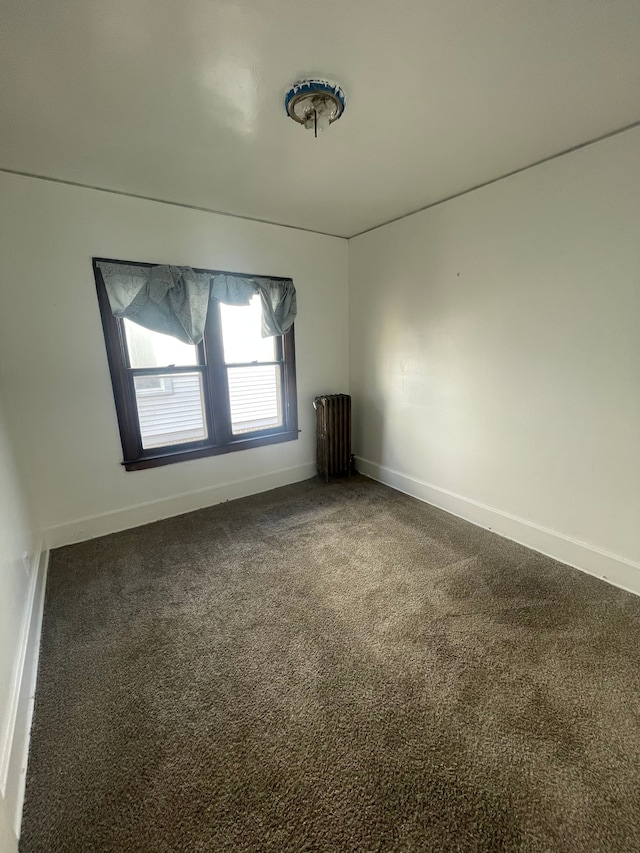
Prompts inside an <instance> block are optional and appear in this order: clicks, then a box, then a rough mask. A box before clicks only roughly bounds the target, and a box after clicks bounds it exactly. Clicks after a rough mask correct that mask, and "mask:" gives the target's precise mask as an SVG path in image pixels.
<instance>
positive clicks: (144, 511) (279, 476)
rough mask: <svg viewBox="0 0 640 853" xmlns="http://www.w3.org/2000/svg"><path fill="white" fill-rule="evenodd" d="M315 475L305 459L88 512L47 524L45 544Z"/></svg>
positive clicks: (61, 542) (70, 540) (105, 531)
mask: <svg viewBox="0 0 640 853" xmlns="http://www.w3.org/2000/svg"><path fill="white" fill-rule="evenodd" d="M315 474H316V465H315V462H309V463H307V464H305V465H296V466H295V467H293V468H283V469H281V470H280V471H273V472H270V473H269V474H262V475H261V476H259V477H249V478H247V479H245V480H234V481H233V482H231V483H221V484H219V485H216V486H208V487H207V488H204V489H197V490H196V491H193V492H185V493H183V494H180V495H174V496H172V497H170V498H160V499H159V500H155V501H147V502H145V503H142V504H136V505H134V506H128V507H124V508H123V509H118V510H113V511H112V512H106V513H103V514H101V515H91V516H88V517H86V518H80V519H78V520H77V521H71V522H69V523H68V524H57V525H55V526H53V527H48V528H47V529H46V530H45V531H44V537H45V543H46V546H47V548H49V549H53V548H60V547H61V546H62V545H70V544H72V543H73V542H84V541H85V540H87V539H94V538H95V537H96V536H106V535H107V534H108V533H117V532H118V531H120V530H129V529H130V528H131V527H140V525H142V524H149V523H151V522H153V521H160V520H161V519H163V518H171V517H172V516H174V515H182V514H183V513H185V512H192V511H193V510H196V509H202V508H203V507H207V506H213V505H214V504H218V503H223V502H224V501H230V500H235V499H236V498H245V497H248V496H249V495H257V494H258V493H259V492H268V491H269V490H270V489H277V488H278V487H279V486H288V485H289V484H290V483H298V482H300V481H301V480H308V479H309V478H310V477H313V476H314V475H315Z"/></svg>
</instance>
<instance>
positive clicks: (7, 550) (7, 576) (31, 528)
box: [0, 397, 39, 853]
mask: <svg viewBox="0 0 640 853" xmlns="http://www.w3.org/2000/svg"><path fill="white" fill-rule="evenodd" d="M38 552H39V532H38V528H37V525H36V524H35V523H34V521H33V519H32V516H31V514H30V512H29V509H28V506H27V501H26V498H25V493H24V488H23V483H22V481H21V477H20V474H19V471H18V466H17V464H16V460H15V455H14V453H13V449H12V446H11V441H10V438H9V434H8V431H7V425H6V417H5V405H4V403H3V400H2V398H1V397H0V850H1V851H2V853H5V851H10V850H12V849H17V848H15V847H12V846H11V845H15V838H14V837H13V834H12V828H11V827H12V823H13V820H14V815H15V808H16V803H15V802H14V798H13V797H9V793H8V791H9V789H11V790H13V784H12V783H13V782H14V780H13V779H9V758H10V752H11V747H12V746H13V740H14V739H13V735H14V731H15V726H16V713H17V707H18V696H19V689H20V676H21V674H22V662H23V658H24V652H25V650H26V649H25V644H26V639H27V637H26V631H27V628H28V622H27V620H28V618H29V615H30V592H31V590H32V582H33V580H34V578H35V571H36V565H37V562H38V557H39V553H38ZM25 553H26V554H27V555H28V557H27V559H28V562H29V566H30V571H29V572H27V571H26V569H25V565H24V561H23V559H22V558H23V554H25ZM5 796H7V797H8V799H9V800H10V801H7V802H5Z"/></svg>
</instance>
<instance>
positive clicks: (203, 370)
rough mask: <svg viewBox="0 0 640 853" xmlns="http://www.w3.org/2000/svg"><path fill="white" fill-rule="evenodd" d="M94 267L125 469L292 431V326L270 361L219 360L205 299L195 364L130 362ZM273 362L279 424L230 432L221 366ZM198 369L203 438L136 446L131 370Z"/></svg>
mask: <svg viewBox="0 0 640 853" xmlns="http://www.w3.org/2000/svg"><path fill="white" fill-rule="evenodd" d="M94 273H95V279H96V289H97V293H98V302H99V305H100V313H101V318H102V326H103V331H104V336H105V343H106V348H107V356H108V360H109V367H110V372H111V379H112V385H113V392H114V400H115V405H116V412H117V416H118V424H119V427H120V437H121V441H122V449H123V454H124V461H123V463H122V464H123V465H124V466H125V468H126V470H128V471H131V470H139V469H142V468H149V467H155V466H156V465H164V464H168V463H170V462H176V461H182V460H187V459H197V458H201V457H204V456H209V455H217V454H221V453H228V452H230V451H234V450H242V449H247V448H250V447H259V446H261V445H265V444H274V443H278V442H280V441H291V440H294V439H297V437H298V420H297V394H296V379H295V343H294V331H293V326H292V327H291V328H290V329H289V330H288V331H287V332H286V333H285V334H284V335H281V336H279V337H277V338H276V339H275V341H276V347H275V350H276V359H275V360H274V361H271V362H250V363H249V364H248V365H242V364H235V363H226V362H225V360H224V349H223V338H222V327H221V316H220V306H219V304H218V303H217V301H216V300H211V304H210V306H209V311H208V315H207V324H206V328H205V334H204V339H203V341H202V343H200V344H199V345H198V362H199V363H198V364H197V365H180V366H176V367H131V365H130V363H129V351H128V347H127V342H126V335H125V329H124V322H123V321H122V320H121V319H118V318H116V317H114V316H113V314H112V312H111V308H110V305H109V302H108V297H107V293H106V288H105V286H104V282H103V280H102V274H101V272H100V270H99V269H98V268H97V267H96V265H95V261H94ZM269 364H274V365H278V366H279V368H280V371H281V383H280V387H281V409H282V421H283V423H282V425H281V426H276V427H271V428H267V429H263V430H255V431H252V432H249V433H237V434H234V433H233V432H232V423H231V411H230V401H229V385H228V376H227V371H228V368H229V367H240V366H256V365H260V366H262V365H265V366H266V365H269ZM181 373H200V375H201V376H202V392H203V398H204V411H205V415H206V427H207V433H208V438H207V439H204V440H196V441H193V442H181V443H178V444H172V445H162V446H160V447H157V448H153V449H147V450H145V449H144V448H143V447H142V437H141V430H140V422H139V417H138V406H137V401H136V393H135V385H134V377H135V376H154V375H158V374H162V375H163V376H171V375H179V374H181Z"/></svg>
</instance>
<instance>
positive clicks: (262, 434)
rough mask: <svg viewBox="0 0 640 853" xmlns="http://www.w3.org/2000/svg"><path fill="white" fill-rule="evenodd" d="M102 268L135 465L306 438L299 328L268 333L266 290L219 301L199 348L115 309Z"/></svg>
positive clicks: (122, 413) (108, 328) (110, 350)
mask: <svg viewBox="0 0 640 853" xmlns="http://www.w3.org/2000/svg"><path fill="white" fill-rule="evenodd" d="M94 273H95V279H96V287H97V291H98V301H99V305H100V312H101V316H102V326H103V330H104V336H105V342H106V347H107V356H108V359H109V367H110V370H111V379H112V384H113V393H114V398H115V404H116V410H117V414H118V422H119V425H120V437H121V440H122V449H123V453H124V463H123V464H124V466H125V468H126V469H127V471H135V470H139V469H141V468H152V467H155V466H157V465H166V464H169V463H171V462H180V461H183V460H187V459H197V458H199V457H202V456H209V455H214V454H219V453H228V452H229V451H234V450H243V449H246V448H250V447H258V446H260V445H264V444H275V443H278V442H282V441H292V440H293V439H297V437H298V419H297V400H296V374H295V350H294V333H293V326H292V327H291V328H290V329H289V330H288V331H287V332H286V333H285V334H284V335H280V336H276V337H268V338H263V337H262V335H261V324H262V305H261V300H260V296H259V295H255V296H254V297H253V298H252V299H251V302H250V304H249V305H248V306H235V305H225V304H222V303H220V302H218V301H217V300H216V299H211V300H210V302H209V308H208V313H207V321H206V327H205V333H204V339H203V341H202V343H200V344H199V345H197V346H194V345H191V344H185V343H182V342H181V341H179V340H178V339H177V338H174V337H171V336H169V335H165V334H160V333H159V332H155V331H151V330H150V329H147V328H145V327H143V326H139V325H137V324H136V323H134V322H132V321H131V320H128V319H119V318H116V317H114V315H113V313H112V311H111V308H110V305H109V300H108V297H107V293H106V288H105V285H104V281H103V279H102V274H101V272H100V269H99V268H98V267H97V266H96V263H95V262H94Z"/></svg>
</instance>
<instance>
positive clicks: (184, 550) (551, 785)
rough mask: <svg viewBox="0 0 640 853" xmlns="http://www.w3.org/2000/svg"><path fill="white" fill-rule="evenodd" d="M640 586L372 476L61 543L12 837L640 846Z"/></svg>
mask: <svg viewBox="0 0 640 853" xmlns="http://www.w3.org/2000/svg"><path fill="white" fill-rule="evenodd" d="M639 650H640V599H638V598H635V597H633V596H632V595H629V594H627V593H624V592H622V591H620V590H617V589H614V588H613V587H610V586H608V585H607V584H605V583H602V582H601V581H598V580H596V579H594V578H591V577H588V576H586V575H583V574H581V573H580V572H578V571H575V570H573V569H569V568H566V567H563V566H560V565H558V564H557V563H554V562H553V561H552V560H549V559H547V558H545V557H542V556H540V555H538V554H535V553H533V552H531V551H528V550H527V549H526V548H523V547H520V546H518V545H515V544H512V543H510V542H508V541H506V540H504V539H500V538H498V537H497V536H494V535H493V534H491V533H489V532H486V531H483V530H480V529H478V528H476V527H473V526H471V525H469V524H467V523H465V522H463V521H460V520H459V519H456V518H454V517H452V516H450V515H446V514H445V513H443V512H440V511H438V510H436V509H433V508H431V507H429V506H426V505H424V504H421V503H419V502H418V501H415V500H413V499H411V498H408V497H406V496H404V495H401V494H399V493H397V492H394V491H391V490H390V489H387V488H386V487H384V486H381V485H378V484H376V483H373V482H372V481H369V480H366V479H364V478H361V477H357V478H354V479H353V480H350V481H340V482H336V483H332V484H330V485H328V486H325V485H324V484H322V483H319V482H317V481H309V482H306V483H301V484H298V485H295V486H291V487H286V488H283V489H278V490H276V491H273V492H269V493H267V494H263V495H258V496H255V497H253V498H248V499H244V500H240V501H235V502H232V503H227V504H223V505H221V506H217V507H212V508H210V509H206V510H202V511H199V512H195V513H191V514H189V515H184V516H181V517H179V518H174V519H169V520H167V521H162V522H158V523H157V524H153V525H149V526H146V527H142V528H138V529H136V530H130V531H127V532H125V533H119V534H116V535H113V536H107V537H105V538H102V539H97V540H93V541H91V542H86V543H83V544H80V545H74V546H70V547H67V548H63V549H61V550H58V551H55V552H54V553H53V555H52V558H51V568H50V575H49V582H48V588H47V597H46V608H45V621H44V634H43V641H42V657H41V665H40V676H39V682H38V692H37V702H36V711H35V722H34V728H33V734H32V741H31V756H30V762H29V771H28V784H27V797H26V807H25V813H24V824H23V835H22V841H21V845H20V849H21V851H22V853H31V851H38V853H57V852H58V851H60V853H75V851H78V853H80V851H82V853H90V852H91V851H100V853H111V851H113V853H126V851H149V853H151V851H153V853H158V851H172V852H173V851H188V853H194V851H233V853H245V851H256V853H258V851H259V852H260V853H263V851H264V852H265V853H267V851H269V853H270V851H273V852H274V853H288V852H289V851H291V852H292V853H293V851H296V852H297V851H341V853H343V852H344V853H347V851H362V853H364V851H367V853H370V852H371V851H433V853H441V851H475V853H487V852H488V851H509V853H517V851H527V853H537V851H540V853H541V852H542V851H567V853H569V851H571V853H576V851H589V853H597V851H602V853H615V852H616V851H621V853H622V851H624V853H631V851H638V850H640V690H639V688H640V679H639V671H638V662H639V660H638V658H639V654H638V653H639Z"/></svg>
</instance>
